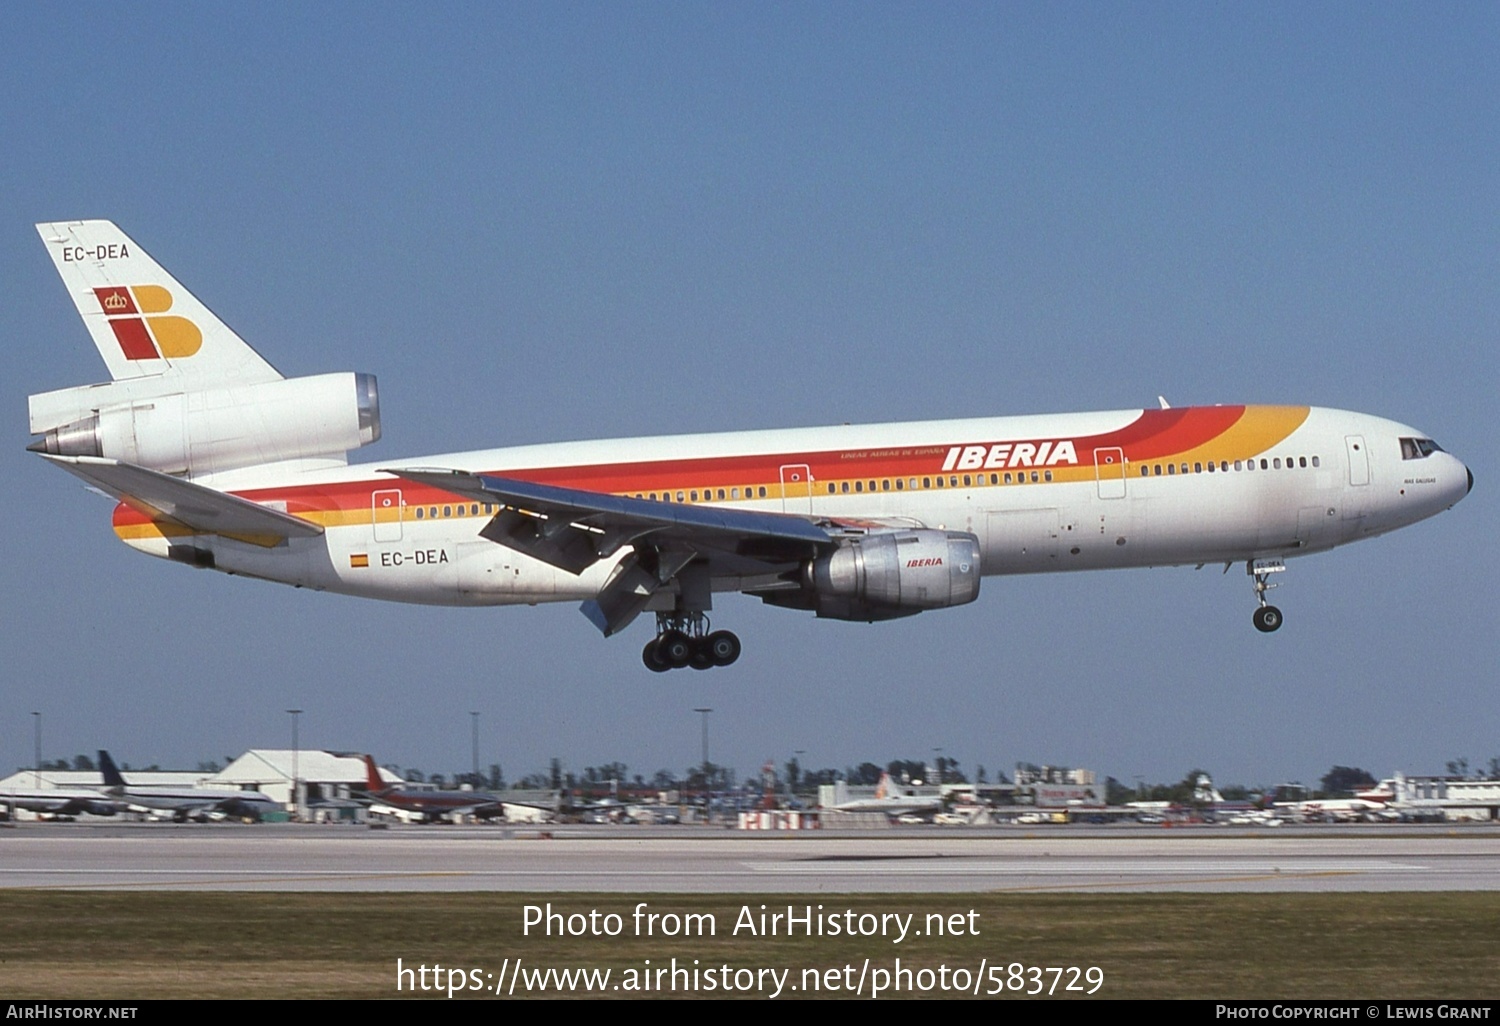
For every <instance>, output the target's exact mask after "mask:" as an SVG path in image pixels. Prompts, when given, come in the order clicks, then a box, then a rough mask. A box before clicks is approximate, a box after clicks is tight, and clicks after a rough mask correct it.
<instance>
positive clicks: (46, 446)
mask: <svg viewBox="0 0 1500 1026" xmlns="http://www.w3.org/2000/svg"><path fill="white" fill-rule="evenodd" d="M113 389H114V386H111V385H98V386H87V387H85V388H80V389H65V390H63V391H62V392H52V393H47V394H46V395H39V396H33V397H32V425H31V430H32V433H33V434H40V435H42V438H41V439H40V440H38V441H37V442H35V443H33V444H32V446H31V448H32V449H33V450H35V451H37V452H45V453H50V454H52V455H54V456H103V457H106V458H109V459H115V460H120V461H121V462H123V463H133V464H135V465H136V466H140V467H148V468H150V469H151V470H159V471H161V472H162V473H166V474H187V475H189V476H196V475H199V474H211V473H216V472H219V471H225V470H234V469H236V468H239V467H249V466H255V465H258V464H262V463H280V462H282V461H284V460H295V459H308V458H313V457H340V458H341V457H342V456H343V454H344V453H346V452H348V451H349V450H351V449H358V448H359V447H360V446H363V445H369V444H370V443H371V442H374V441H376V440H377V439H379V438H380V397H379V392H378V391H377V389H376V385H375V377H374V375H372V374H352V373H343V374H319V375H315V376H312V377H305V378H291V379H288V380H283V381H267V382H261V383H259V384H254V385H244V386H239V387H235V386H229V387H225V388H214V389H202V390H193V391H185V392H177V393H175V394H169V395H158V396H150V397H145V398H133V399H127V398H125V397H119V398H117V399H116V400H115V401H113V402H111V401H110V399H111V396H110V393H111V391H112V390H113ZM120 399H124V400H125V401H120ZM38 400H41V401H42V402H40V403H39V402H38ZM70 406H71V407H72V409H71V410H70V411H69V412H66V413H62V414H57V415H53V416H50V417H49V416H48V415H47V412H46V411H47V410H49V409H50V410H68V408H69V407H70ZM59 416H60V417H62V418H63V419H62V420H59ZM74 418H76V419H74ZM49 421H50V423H49Z"/></svg>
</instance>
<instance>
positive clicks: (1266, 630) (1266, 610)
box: [1255, 606, 1281, 634]
mask: <svg viewBox="0 0 1500 1026" xmlns="http://www.w3.org/2000/svg"><path fill="white" fill-rule="evenodd" d="M1280 626H1281V610H1279V609H1277V608H1276V607H1275V606H1261V607H1260V608H1259V609H1257V610H1256V611H1255V629H1256V630H1258V631H1260V632H1261V633H1262V634H1270V633H1271V632H1272V631H1274V630H1276V629H1277V628H1278V627H1280Z"/></svg>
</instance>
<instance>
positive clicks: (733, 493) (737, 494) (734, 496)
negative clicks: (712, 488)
mask: <svg viewBox="0 0 1500 1026" xmlns="http://www.w3.org/2000/svg"><path fill="white" fill-rule="evenodd" d="M828 490H829V491H830V492H831V491H833V485H829V486H828ZM729 497H730V498H731V499H738V498H739V497H740V490H739V489H738V488H731V489H729Z"/></svg>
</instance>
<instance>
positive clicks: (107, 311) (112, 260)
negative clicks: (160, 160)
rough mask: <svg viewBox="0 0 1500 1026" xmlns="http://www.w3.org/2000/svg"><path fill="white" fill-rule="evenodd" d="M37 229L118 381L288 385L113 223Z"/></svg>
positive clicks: (57, 223)
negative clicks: (147, 380)
mask: <svg viewBox="0 0 1500 1026" xmlns="http://www.w3.org/2000/svg"><path fill="white" fill-rule="evenodd" d="M36 228H37V232H38V233H39V234H40V235H41V237H42V241H43V242H44V243H45V244H46V246H47V254H48V255H49V256H51V257H52V263H53V264H54V265H55V266H56V267H57V273H58V274H59V275H60V276H61V277H62V280H63V284H64V286H66V287H67V290H68V295H69V297H70V298H71V299H72V300H73V305H74V306H76V307H77V308H78V313H79V316H81V317H82V318H83V323H84V324H85V325H86V326H87V327H88V330H89V334H90V335H91V336H92V337H93V339H94V345H95V346H96V347H97V348H98V350H99V355H100V356H102V357H103V358H104V363H105V365H106V366H107V367H108V368H109V374H110V377H111V378H113V379H115V380H116V381H119V380H122V379H130V378H143V377H161V378H164V379H167V380H173V381H175V382H176V383H177V387H179V388H181V387H186V388H203V387H213V386H222V385H227V384H231V383H232V384H237V385H250V384H258V383H261V382H266V381H280V380H281V379H282V376H281V374H279V373H278V372H277V371H276V369H275V368H274V367H272V366H271V365H270V364H269V363H267V362H266V361H265V360H264V359H263V358H262V357H261V356H260V354H259V353H257V352H256V351H255V350H253V349H251V348H250V347H249V346H248V345H247V344H246V343H245V341H244V340H243V339H242V338H240V337H239V336H238V335H236V334H235V333H234V331H233V330H232V329H231V328H230V327H229V326H228V325H227V324H225V323H224V322H223V321H221V320H219V318H218V317H217V316H215V315H214V313H213V311H211V310H210V309H209V308H208V307H206V306H204V305H203V303H201V302H200V301H199V300H198V297H196V296H194V295H193V294H192V293H191V292H189V291H188V290H187V289H185V288H183V287H182V285H181V284H179V283H178V281H177V279H175V278H173V277H172V276H171V275H170V274H168V273H167V272H166V270H164V269H163V268H162V266H161V265H160V264H158V263H157V262H156V261H155V260H153V259H151V257H150V256H149V255H148V254H147V253H146V251H145V250H144V249H142V248H141V247H140V246H139V245H137V244H136V242H135V240H133V239H131V238H130V237H129V236H127V235H126V234H125V233H124V232H122V231H121V230H120V229H119V228H117V227H116V226H115V225H114V224H113V223H112V222H110V221H55V222H46V223H43V224H39V225H37V226H36ZM163 383H164V384H165V381H164V382H163Z"/></svg>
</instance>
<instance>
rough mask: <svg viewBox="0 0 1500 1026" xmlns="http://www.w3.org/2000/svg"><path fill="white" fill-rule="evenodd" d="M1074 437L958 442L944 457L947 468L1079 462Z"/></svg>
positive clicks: (1048, 464)
mask: <svg viewBox="0 0 1500 1026" xmlns="http://www.w3.org/2000/svg"><path fill="white" fill-rule="evenodd" d="M1077 462H1078V452H1077V451H1076V449H1075V448H1074V446H1073V442H1072V440H1071V439H1066V438H1065V439H1063V440H1061V441H1051V442H996V443H995V444H994V445H955V446H953V448H951V449H949V450H948V457H947V458H946V459H945V460H943V469H944V470H945V471H947V470H1003V469H1006V468H1009V467H1055V466H1057V465H1058V464H1059V463H1077Z"/></svg>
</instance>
